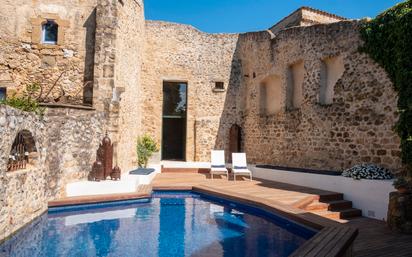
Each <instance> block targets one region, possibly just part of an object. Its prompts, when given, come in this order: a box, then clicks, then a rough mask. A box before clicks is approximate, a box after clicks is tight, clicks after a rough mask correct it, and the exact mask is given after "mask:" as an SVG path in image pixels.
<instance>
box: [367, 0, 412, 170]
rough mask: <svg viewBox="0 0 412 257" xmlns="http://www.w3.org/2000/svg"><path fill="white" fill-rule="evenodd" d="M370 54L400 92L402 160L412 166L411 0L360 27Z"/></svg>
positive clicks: (399, 127) (398, 131)
mask: <svg viewBox="0 0 412 257" xmlns="http://www.w3.org/2000/svg"><path fill="white" fill-rule="evenodd" d="M360 31H361V37H362V39H363V40H364V42H365V44H364V45H363V46H362V47H361V49H360V50H361V51H362V52H365V53H368V54H369V55H370V56H371V57H372V58H373V59H374V60H375V61H376V62H378V63H379V64H380V65H381V66H382V67H383V68H385V70H386V71H387V72H388V74H389V77H390V78H391V80H392V82H393V84H394V88H395V90H396V92H397V93H398V96H399V100H398V109H399V121H398V123H397V124H396V126H395V129H396V132H397V133H398V135H399V137H400V139H401V146H400V147H401V149H402V160H403V162H404V163H405V164H406V165H407V166H409V167H410V168H411V167H412V0H408V1H405V2H403V3H400V4H397V5H395V6H394V7H392V8H390V9H389V10H387V11H385V12H383V13H382V14H380V15H378V16H377V17H376V18H375V19H372V20H370V21H366V22H364V23H363V24H362V26H361V30H360Z"/></svg>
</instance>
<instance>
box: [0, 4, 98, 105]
mask: <svg viewBox="0 0 412 257" xmlns="http://www.w3.org/2000/svg"><path fill="white" fill-rule="evenodd" d="M96 3H97V1H96V0H87V1H75V0H70V1H64V0H45V1H24V0H17V1H11V0H6V1H3V2H2V8H1V10H0V21H1V24H2V26H1V28H0V74H1V75H0V87H7V91H8V94H9V95H11V94H12V93H13V92H21V91H22V90H23V89H24V88H25V86H26V85H28V84H31V83H40V84H41V85H42V87H43V97H45V96H46V95H47V96H48V97H47V99H46V101H55V100H60V101H69V102H71V103H83V97H85V101H86V102H87V103H91V97H92V91H91V85H92V83H91V84H88V85H89V86H87V87H86V89H85V90H84V89H83V86H84V84H85V83H86V82H87V81H91V82H92V81H93V61H94V33H95V6H96ZM47 19H53V20H55V21H56V22H57V23H58V25H59V32H58V44H57V45H45V44H42V43H41V42H40V37H41V24H42V23H43V22H45V21H46V20H47ZM60 76H61V77H60ZM59 77H60V79H59ZM57 80H58V82H57V84H56V86H55V87H54V89H53V90H51V92H50V93H49V94H48V92H49V90H50V89H51V88H52V86H53V84H54V83H55V82H56V81H57ZM63 91H64V93H63ZM84 92H85V94H84ZM59 96H60V98H59ZM58 98H59V99H58Z"/></svg>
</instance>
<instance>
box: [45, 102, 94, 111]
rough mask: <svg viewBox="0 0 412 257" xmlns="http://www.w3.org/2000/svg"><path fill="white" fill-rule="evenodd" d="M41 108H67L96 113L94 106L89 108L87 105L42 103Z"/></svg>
mask: <svg viewBox="0 0 412 257" xmlns="http://www.w3.org/2000/svg"><path fill="white" fill-rule="evenodd" d="M40 106H42V107H47V108H67V109H77V110H89V111H95V110H96V109H95V108H93V107H92V106H87V105H73V104H57V103H41V104H40Z"/></svg>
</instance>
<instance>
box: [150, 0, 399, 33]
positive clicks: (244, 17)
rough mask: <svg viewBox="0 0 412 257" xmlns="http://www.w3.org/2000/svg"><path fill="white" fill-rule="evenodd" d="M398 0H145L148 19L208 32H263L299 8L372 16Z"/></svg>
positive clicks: (353, 15)
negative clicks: (308, 7) (188, 25)
mask: <svg viewBox="0 0 412 257" xmlns="http://www.w3.org/2000/svg"><path fill="white" fill-rule="evenodd" d="M400 2H402V0H145V12H146V13H145V15H146V19H149V20H163V21H172V22H178V23H184V24H191V25H193V26H195V27H196V28H198V29H200V30H202V31H205V32H209V33H219V32H226V33H227V32H233V33H235V32H249V31H259V30H265V29H268V28H269V27H271V26H272V25H274V24H275V23H276V22H278V21H279V20H280V19H282V18H283V17H285V16H287V15H288V14H290V13H291V12H293V11H294V10H296V9H298V8H299V7H301V6H310V7H314V8H317V9H320V10H324V11H327V12H331V13H334V14H337V15H340V16H343V17H347V18H363V17H375V16H376V15H377V14H379V13H380V12H382V11H384V10H386V9H388V8H389V7H391V6H393V5H395V4H396V3H400Z"/></svg>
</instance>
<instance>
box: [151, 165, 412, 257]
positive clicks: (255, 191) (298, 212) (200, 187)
mask: <svg viewBox="0 0 412 257" xmlns="http://www.w3.org/2000/svg"><path fill="white" fill-rule="evenodd" d="M152 186H153V189H163V190H173V189H174V190H183V189H186V190H189V189H192V188H195V189H196V191H200V192H201V191H207V192H208V193H212V194H215V195H219V196H221V197H227V198H232V199H235V200H239V201H243V202H247V201H250V202H253V203H261V204H262V205H263V204H264V205H265V206H269V207H270V208H273V209H276V210H278V211H280V212H281V213H282V215H286V216H289V217H298V218H299V219H300V220H301V221H303V223H305V222H307V223H317V224H320V225H322V226H328V225H329V226H330V225H338V224H340V225H343V226H351V227H356V228H358V229H359V236H358V238H357V239H356V241H355V245H354V253H355V256H362V257H368V256H370V257H372V256H376V257H379V256H382V257H391V256H393V257H410V256H412V244H411V242H412V236H410V235H402V234H398V233H394V232H392V231H390V230H389V229H388V228H387V227H386V224H385V222H382V221H378V220H373V219H369V218H364V217H359V218H353V219H340V218H336V217H333V216H330V215H328V212H325V211H319V210H318V209H316V208H313V209H314V210H306V209H312V208H308V205H310V204H313V203H311V202H310V201H314V200H316V199H319V200H322V199H323V200H328V198H330V197H332V198H331V199H333V198H334V197H336V196H337V195H339V193H337V192H330V191H324V190H318V189H313V188H305V187H300V186H295V185H289V184H284V183H278V182H271V181H263V180H254V181H247V180H243V181H236V182H235V181H233V180H230V181H228V180H227V179H226V177H224V176H222V177H220V178H216V179H214V180H211V179H210V178H208V175H206V174H198V173H176V172H173V173H161V174H158V175H157V176H156V177H155V179H154V181H153V182H152Z"/></svg>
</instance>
